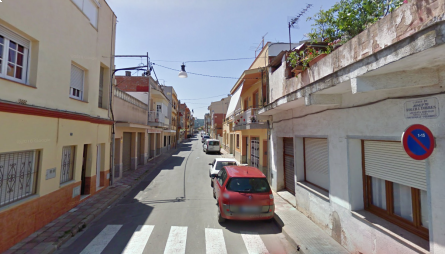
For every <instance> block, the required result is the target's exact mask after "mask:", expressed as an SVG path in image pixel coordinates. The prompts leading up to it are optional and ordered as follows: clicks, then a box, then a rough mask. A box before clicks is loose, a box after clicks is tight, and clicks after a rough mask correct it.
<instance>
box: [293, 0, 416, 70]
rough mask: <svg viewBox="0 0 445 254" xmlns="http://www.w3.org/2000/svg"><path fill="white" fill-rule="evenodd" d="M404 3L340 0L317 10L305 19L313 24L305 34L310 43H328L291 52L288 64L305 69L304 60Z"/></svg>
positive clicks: (345, 39)
mask: <svg viewBox="0 0 445 254" xmlns="http://www.w3.org/2000/svg"><path fill="white" fill-rule="evenodd" d="M407 2H408V1H407V0H340V1H339V2H337V3H336V4H334V5H333V6H332V7H331V8H330V9H328V10H320V11H319V12H318V13H317V14H315V16H313V17H309V18H308V20H313V21H314V23H313V24H312V30H311V32H310V33H309V34H307V36H308V37H309V39H310V40H311V41H312V43H317V42H324V43H328V46H327V48H326V49H325V50H314V49H313V48H311V47H310V46H309V47H307V48H305V49H303V50H301V51H299V52H291V53H290V54H289V56H288V62H289V65H290V66H292V67H295V66H297V65H302V66H303V68H307V67H308V63H309V62H310V61H311V60H312V59H314V58H315V57H317V56H318V55H320V54H329V53H330V52H331V51H332V50H333V49H336V48H337V47H338V46H340V45H342V44H344V43H345V42H347V41H348V40H349V39H351V38H353V37H354V36H356V35H358V34H359V33H361V32H362V31H364V30H365V29H367V28H368V27H369V26H370V25H372V24H374V23H375V22H377V21H379V20H380V19H381V18H383V17H385V16H386V15H388V14H389V13H391V12H392V11H394V10H395V9H397V8H398V7H399V6H401V5H402V4H404V3H407ZM311 53H312V54H311Z"/></svg>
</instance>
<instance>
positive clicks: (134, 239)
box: [122, 225, 155, 254]
mask: <svg viewBox="0 0 445 254" xmlns="http://www.w3.org/2000/svg"><path fill="white" fill-rule="evenodd" d="M154 227H155V226H152V225H143V226H138V227H137V228H136V232H134V233H133V235H132V236H131V239H130V241H129V242H128V244H127V246H125V249H124V251H123V252H122V253H123V254H139V253H142V252H143V251H144V248H145V245H146V244H147V241H148V238H149V237H150V235H151V232H152V231H153V228H154Z"/></svg>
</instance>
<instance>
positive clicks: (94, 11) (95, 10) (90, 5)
mask: <svg viewBox="0 0 445 254" xmlns="http://www.w3.org/2000/svg"><path fill="white" fill-rule="evenodd" d="M72 1H73V3H74V4H75V5H77V7H79V9H80V10H81V11H82V12H83V13H84V14H85V15H86V16H87V17H88V19H89V20H90V22H91V24H92V25H93V26H94V27H95V28H97V20H98V15H99V6H100V5H99V1H98V0H72Z"/></svg>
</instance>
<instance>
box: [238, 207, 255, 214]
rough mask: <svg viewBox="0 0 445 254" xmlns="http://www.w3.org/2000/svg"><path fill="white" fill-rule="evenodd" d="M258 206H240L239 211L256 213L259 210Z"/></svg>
mask: <svg viewBox="0 0 445 254" xmlns="http://www.w3.org/2000/svg"><path fill="white" fill-rule="evenodd" d="M258 208H259V207H257V206H243V207H241V211H242V212H245V213H257V212H259V209H258Z"/></svg>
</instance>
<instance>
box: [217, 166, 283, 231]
mask: <svg viewBox="0 0 445 254" xmlns="http://www.w3.org/2000/svg"><path fill="white" fill-rule="evenodd" d="M213 197H214V198H215V199H216V200H217V204H218V213H217V218H218V222H220V223H221V222H224V221H225V220H226V219H229V220H269V219H272V218H273V216H274V212H275V204H274V197H273V194H272V191H271V189H270V186H269V183H268V182H267V179H266V176H265V175H264V174H263V173H262V172H261V171H260V170H259V169H257V168H254V167H248V166H247V167H246V166H225V167H223V168H222V169H221V170H220V171H219V172H218V175H217V176H216V177H215V178H214V179H213Z"/></svg>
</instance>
